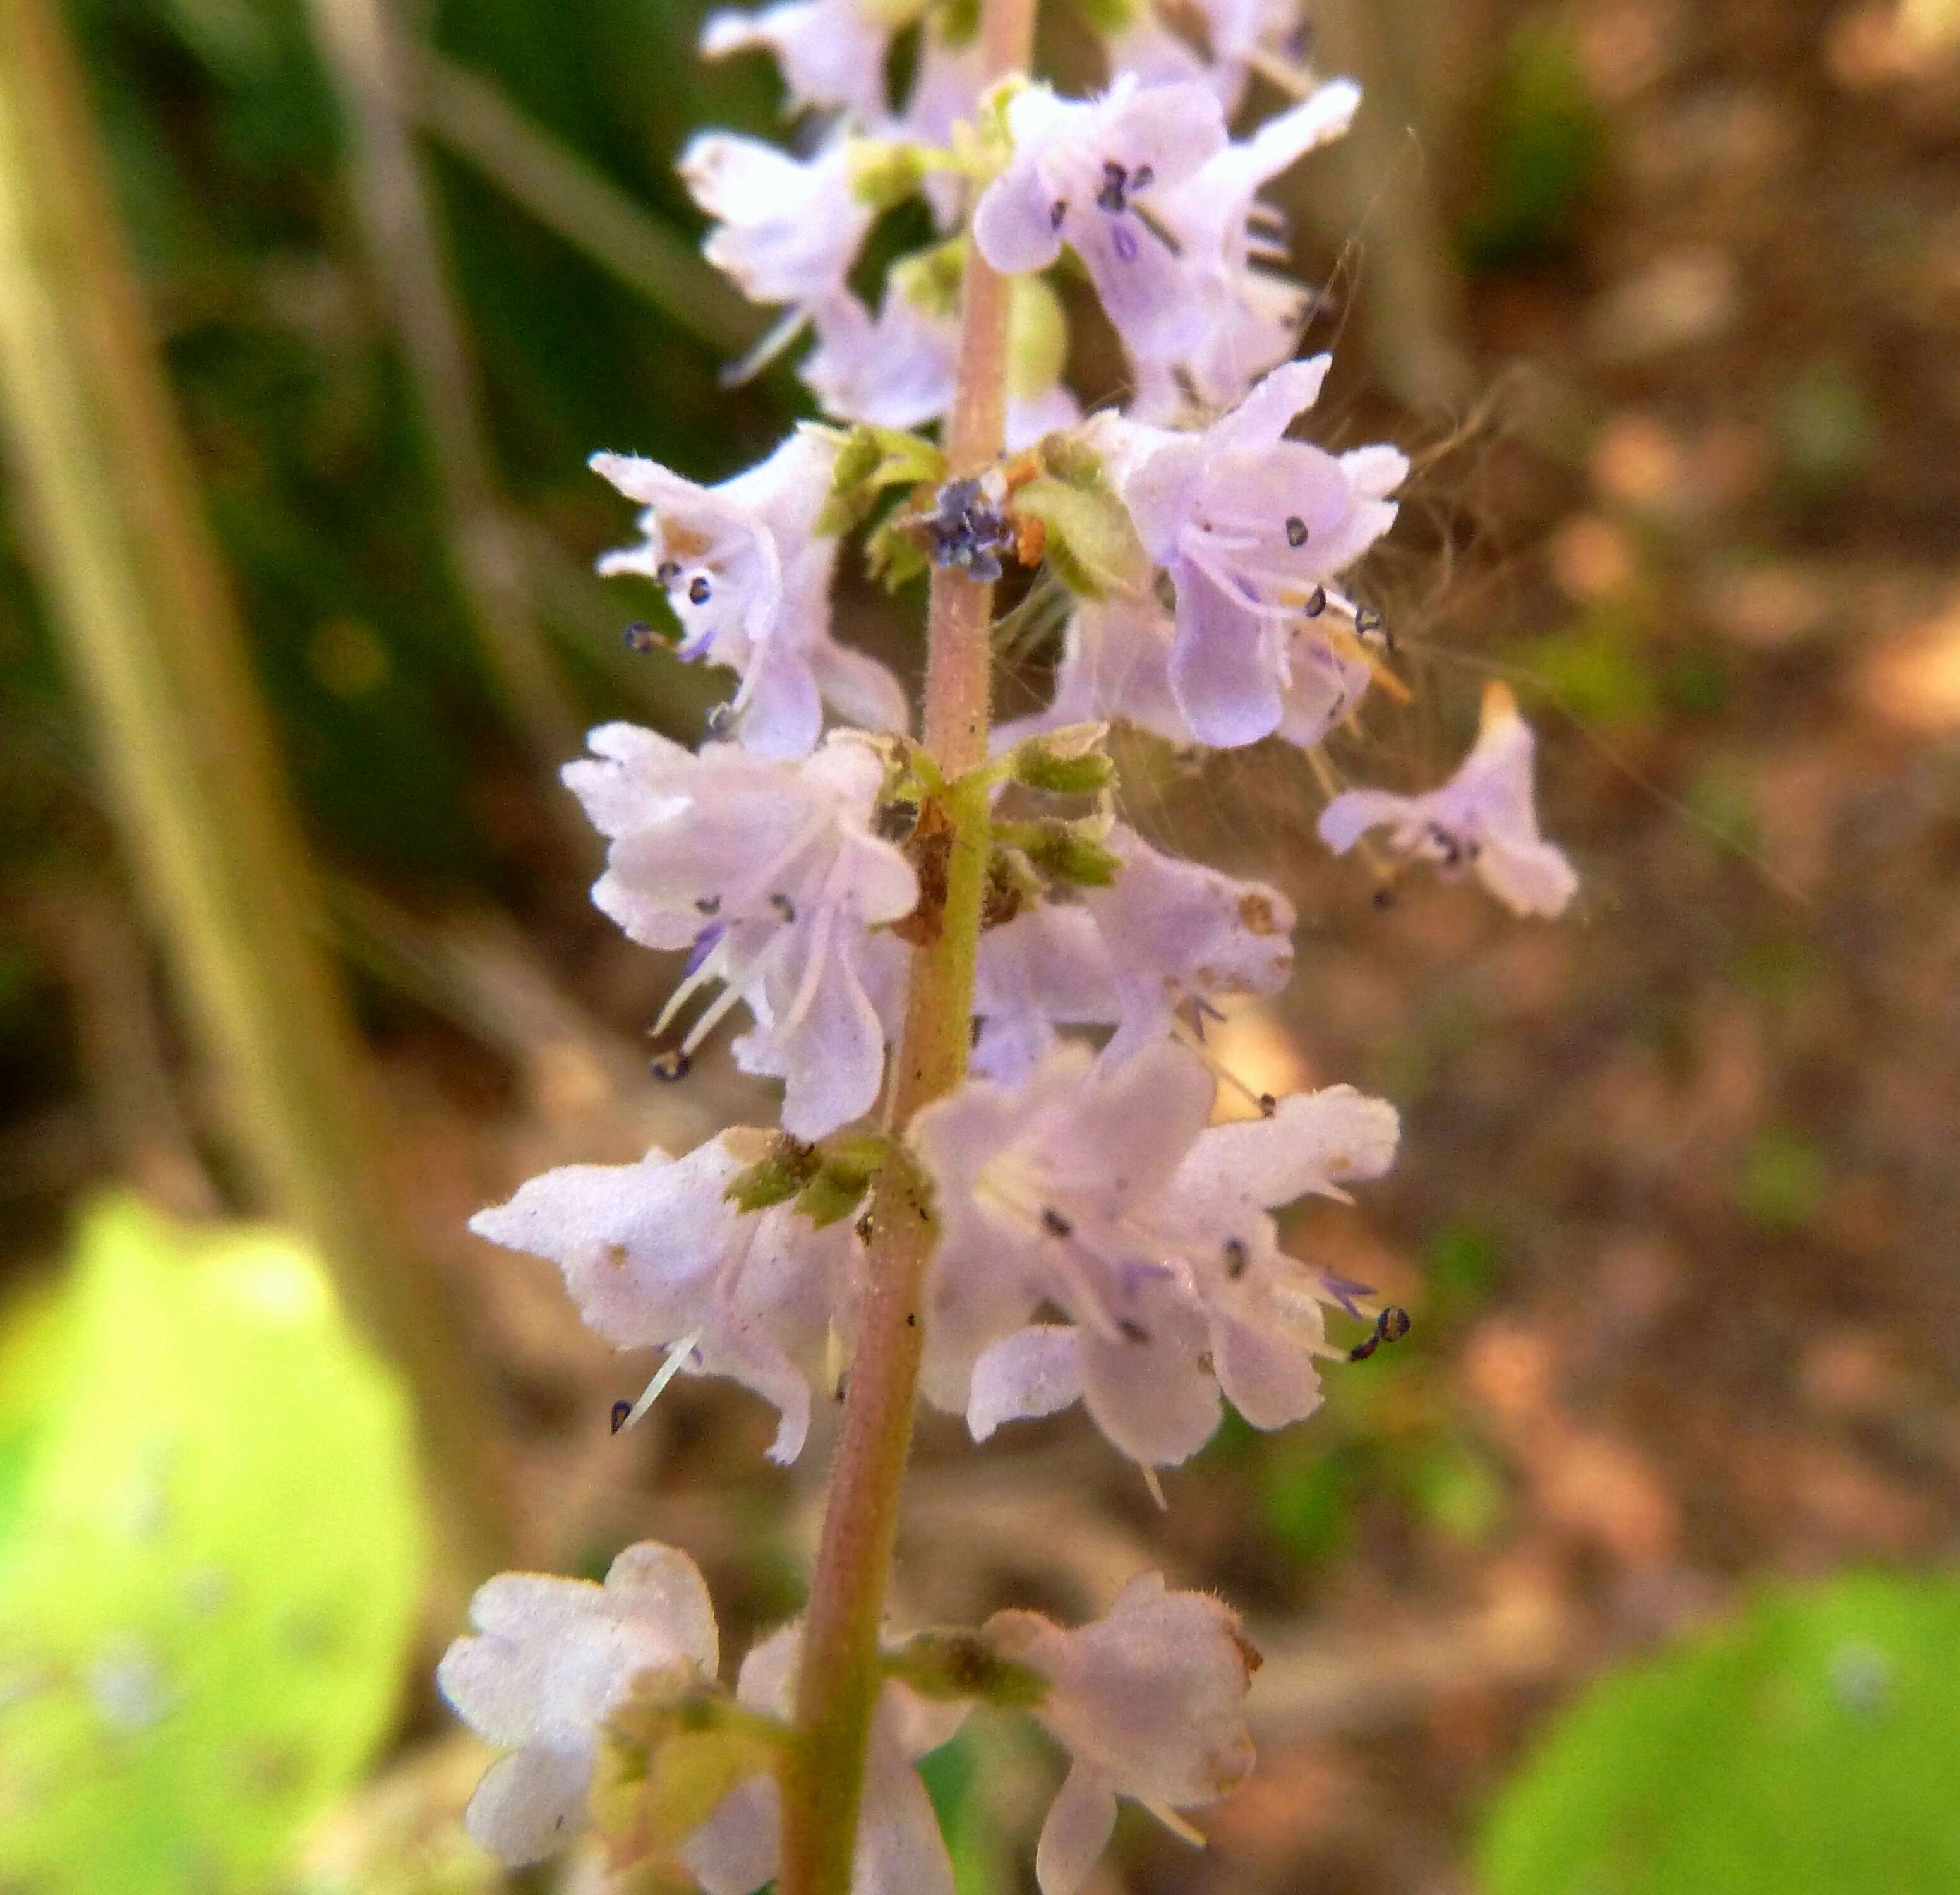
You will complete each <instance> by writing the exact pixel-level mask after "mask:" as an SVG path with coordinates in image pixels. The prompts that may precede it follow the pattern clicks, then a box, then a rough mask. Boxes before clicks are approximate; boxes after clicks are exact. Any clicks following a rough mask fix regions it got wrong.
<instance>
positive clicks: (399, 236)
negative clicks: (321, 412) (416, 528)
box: [308, 0, 584, 808]
mask: <svg viewBox="0 0 1960 1895" xmlns="http://www.w3.org/2000/svg"><path fill="white" fill-rule="evenodd" d="M308 4H309V8H310V11H311V13H312V15H313V31H314V34H315V37H317V39H318V40H319V42H320V49H321V52H322V53H323V56H324V57H325V59H326V65H327V69H328V71H329V72H330V73H331V74H332V75H333V80H334V83H335V85H336V88H337V89H338V91H339V94H340V98H341V103H342V109H343V110H344V111H345V115H346V119H347V132H348V137H349V139H350V140H351V141H352V150H353V158H354V174H355V201H356V204H357V205H358V209H359V212H360V216H361V226H362V228H363V231H364V235H365V238H366V242H367V247H368V253H369V260H370V263H371V265H372V266H373V268H374V270H375V271H376V272H377V274H378V275H379V276H380V279H381V282H382V283H383V286H384V288H385V291H386V293H387V300H388V302H389V304H390V308H391V310H392V312H393V317H394V322H395V328H396V334H397V335H398V336H399V339H400V342H401V346H402V352H403V360H404V361H406V365H407V367H408V370H409V377H410V378H411V380H412V382H413V383H414V385H415V400H416V402H417V403H418V406H419V407H420V409H421V410H422V424H423V428H424V431H425V435H426V437H427V439H428V445H429V450H430V454H431V460H432V462H433V464H434V473H435V476H436V479H437V483H438V486H440V488H441V492H442V499H443V506H444V511H445V513H446V514H447V518H448V526H449V547H450V560H451V562H452V564H453V566H454V568H455V571H456V577H457V584H459V585H460V587H461V588H462V591H463V598H464V602H465V604H466V606H467V607H468V610H469V617H470V620H471V623H472V624H473V626H474V627H475V628H476V635H477V637H478V639H479V642H481V644H482V648H483V654H484V658H485V662H486V663H487V664H488V667H489V670H490V675H491V677H492V680H494V681H495V685H496V686H497V689H498V693H499V694H500V696H501V697H502V699H503V700H504V708H505V709H506V711H507V712H508V714H509V715H510V716H511V718H512V720H513V721H514V723H515V725H516V726H517V728H518V729H519V730H520V731H521V732H523V735H524V737H525V738H526V740H527V742H528V743H529V744H530V747H531V749H532V750H533V753H534V756H535V758H536V761H537V762H538V763H539V764H540V765H541V766H543V767H545V768H546V769H550V770H552V771H555V770H556V769H557V767H558V765H559V764H560V763H562V762H563V761H564V760H565V758H567V757H568V756H574V755H576V754H577V753H578V751H579V750H581V749H582V748H583V747H584V746H583V742H582V734H581V729H580V727H579V724H578V719H577V718H575V717H574V715H573V712H572V709H571V705H570V703H569V702H568V699H566V697H565V694H564V691H563V689H562V685H561V683H560V681H559V679H558V675H557V673H556V672H555V670H554V669H553V667H552V661H551V658H550V655H549V651H547V648H546V645H545V643H544V641H543V639H542V637H541V636H540V635H539V632H538V629H537V626H536V624H535V623H534V622H533V617H532V613H531V609H530V599H529V597H528V594H527V587H526V584H525V580H524V569H523V559H522V556H521V552H520V540H519V537H518V536H517V533H515V532H514V530H513V524H512V522H511V521H510V520H509V519H508V518H506V516H505V512H504V503H503V501H502V499H501V496H500V495H499V494H498V490H497V480H496V476H495V473H494V472H493V470H492V461H491V457H490V451H489V447H488V443H487V442H486V441H485V438H484V432H483V426H482V419H481V414H480V403H479V397H478V391H477V388H476V374H475V371H474V369H473V365H472V364H471V361H470V359H469V350H468V349H467V347H466V345H465V343H464V341H463V332H462V326H461V325H460V323H459V322H458V321H457V315H456V311H455V310H454V308H453V306H452V304H451V303H450V297H449V291H448V286H447V284H446V283H445V282H444V275H443V264H442V258H441V247H440V244H439V241H438V237H437V235H436V229H435V219H434V215H433V213H432V212H431V209H430V205H429V200H428V188H427V184H426V182H425V180H424V178H423V177H422V172H421V170H420V169H419V167H418V164H417V162H416V158H415V150H414V148H413V146H412V145H411V144H410V142H409V134H408V129H407V127H406V124H405V123H404V120H403V99H404V97H405V89H404V86H403V78H404V67H405V59H404V55H403V49H402V47H401V45H400V43H399V41H398V40H397V39H396V35H395V30H394V27H393V22H392V21H390V18H389V16H388V13H387V0H308ZM552 807H553V808H556V807H558V804H557V802H556V800H555V799H554V801H553V803H552Z"/></svg>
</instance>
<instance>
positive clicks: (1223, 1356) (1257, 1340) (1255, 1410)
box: [1212, 1318, 1320, 1428]
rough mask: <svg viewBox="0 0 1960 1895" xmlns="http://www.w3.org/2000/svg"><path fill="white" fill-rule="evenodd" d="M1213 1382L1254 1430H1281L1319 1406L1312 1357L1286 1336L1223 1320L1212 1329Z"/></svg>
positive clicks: (1316, 1378)
mask: <svg viewBox="0 0 1960 1895" xmlns="http://www.w3.org/2000/svg"><path fill="white" fill-rule="evenodd" d="M1212 1349H1213V1353H1214V1358H1215V1360H1216V1362H1217V1368H1218V1385H1219V1387H1220V1388H1222V1389H1223V1390H1224V1391H1225V1394H1226V1397H1227V1400H1230V1403H1231V1404H1232V1406H1233V1407H1234V1408H1236V1409H1238V1411H1239V1413H1240V1414H1241V1415H1243V1416H1244V1417H1245V1418H1246V1420H1247V1421H1249V1422H1251V1424H1252V1425H1253V1426H1254V1427H1255V1428H1286V1427H1289V1426H1290V1425H1292V1424H1293V1422H1297V1421H1304V1420H1305V1419H1306V1418H1307V1416H1309V1415H1311V1414H1312V1413H1313V1411H1314V1410H1315V1409H1316V1408H1318V1407H1319V1406H1320V1377H1319V1375H1317V1374H1316V1373H1315V1372H1314V1367H1313V1357H1312V1356H1310V1355H1308V1354H1307V1353H1306V1351H1305V1350H1303V1349H1301V1348H1300V1345H1299V1344H1298V1342H1296V1341H1294V1340H1293V1339H1292V1338H1291V1337H1289V1336H1278V1335H1275V1334H1274V1333H1273V1332H1272V1331H1271V1330H1265V1329H1255V1328H1254V1327H1252V1325H1251V1324H1249V1323H1239V1322H1234V1321H1232V1320H1230V1319H1229V1318H1228V1319H1226V1320H1221V1321H1220V1322H1218V1323H1214V1325H1213V1328H1212Z"/></svg>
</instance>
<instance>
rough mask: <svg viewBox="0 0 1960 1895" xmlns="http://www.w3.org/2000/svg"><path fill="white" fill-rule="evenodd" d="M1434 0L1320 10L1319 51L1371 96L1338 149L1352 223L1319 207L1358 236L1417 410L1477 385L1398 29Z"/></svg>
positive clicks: (1343, 1) (1456, 398)
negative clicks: (1413, 6) (1396, 38)
mask: <svg viewBox="0 0 1960 1895" xmlns="http://www.w3.org/2000/svg"><path fill="white" fill-rule="evenodd" d="M1433 4H1434V0H1416V9H1417V10H1416V11H1414V17H1413V18H1411V17H1408V16H1409V14H1410V13H1411V9H1410V8H1407V7H1396V6H1394V5H1385V0H1319V5H1316V7H1315V8H1314V12H1313V29H1314V57H1315V62H1316V64H1317V65H1319V66H1320V67H1321V68H1322V70H1324V71H1325V72H1348V73H1352V74H1353V75H1354V77H1355V78H1357V79H1358V80H1359V81H1360V84H1361V90H1362V97H1363V101H1364V103H1363V105H1362V107H1361V110H1360V112H1359V113H1357V114H1356V115H1355V119H1354V126H1353V128H1352V129H1351V130H1350V131H1349V132H1348V135H1347V136H1346V137H1345V138H1344V139H1341V141H1340V142H1339V144H1338V146H1337V147H1336V148H1335V151H1334V152H1333V153H1332V154H1331V158H1330V162H1332V163H1333V164H1335V165H1336V166H1338V167H1340V169H1341V174H1342V181H1343V183H1344V187H1345V188H1344V190H1342V191H1341V193H1339V194H1338V204H1339V207H1340V209H1339V213H1338V215H1339V216H1340V217H1341V220H1342V222H1341V227H1339V228H1332V227H1328V226H1327V225H1326V218H1325V212H1321V213H1319V218H1320V221H1322V225H1323V227H1324V228H1328V234H1330V235H1332V237H1335V239H1336V240H1341V239H1343V238H1345V237H1349V236H1354V237H1357V239H1358V241H1359V243H1360V247H1361V253H1362V260H1363V261H1362V270H1363V289H1362V297H1361V314H1362V320H1363V323H1365V324H1366V326H1367V333H1368V340H1369V345H1370V349H1371V350H1372V352H1373V355H1374V358H1375V366H1376V369H1377V370H1378V371H1379V373H1380V375H1381V377H1382V380H1383V381H1384V382H1385V383H1386V384H1387V385H1388V387H1389V388H1390V389H1391V390H1392V391H1393V392H1394V393H1395V397H1396V399H1397V400H1399V401H1400V402H1402V403H1403V404H1404V405H1405V406H1408V407H1409V408H1411V409H1432V408H1445V409H1449V408H1454V407H1455V406H1457V405H1458V404H1459V403H1460V402H1461V401H1462V399H1463V397H1464V395H1465V393H1466V392H1467V390H1468V387H1469V365H1468V361H1467V360H1466V358H1465V354H1464V351H1463V346H1462V333H1463V289H1462V283H1461V282H1459V280H1458V278H1457V274H1456V253H1455V248H1454V246H1453V244H1452V243H1451V241H1450V237H1449V231H1448V229H1447V228H1446V225H1445V224H1444V222H1443V214H1442V212H1441V210H1440V209H1439V207H1438V205H1437V200H1436V193H1435V190H1434V189H1433V186H1432V185H1431V183H1430V174H1429V151H1428V149H1427V145H1426V143H1425V142H1424V124H1423V118H1424V115H1423V114H1421V113H1419V112H1418V110H1416V109H1415V102H1414V100H1413V99H1412V97H1411V86H1410V84H1409V82H1408V74H1407V72H1406V70H1405V62H1404V60H1402V59H1400V58H1398V56H1397V54H1398V49H1397V48H1396V46H1395V44H1394V31H1395V28H1396V27H1407V28H1409V29H1410V30H1418V31H1419V30H1421V29H1422V27H1424V22H1425V17H1426V14H1427V9H1428V8H1430V7H1431V6H1432V5H1433ZM1317 202H1319V200H1316V203H1317Z"/></svg>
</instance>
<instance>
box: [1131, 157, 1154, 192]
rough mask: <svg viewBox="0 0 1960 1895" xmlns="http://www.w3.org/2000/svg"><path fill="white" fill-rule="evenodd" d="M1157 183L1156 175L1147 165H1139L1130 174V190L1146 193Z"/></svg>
mask: <svg viewBox="0 0 1960 1895" xmlns="http://www.w3.org/2000/svg"><path fill="white" fill-rule="evenodd" d="M1156 182H1157V173H1156V172H1154V171H1153V170H1151V169H1150V167H1149V166H1148V165H1147V164H1140V165H1138V167H1137V168H1136V169H1135V170H1134V171H1132V172H1131V174H1130V189H1131V190H1133V191H1147V190H1149V189H1150V186H1152V185H1153V184H1154V183H1156Z"/></svg>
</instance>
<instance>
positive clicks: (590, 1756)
mask: <svg viewBox="0 0 1960 1895" xmlns="http://www.w3.org/2000/svg"><path fill="white" fill-rule="evenodd" d="M594 1758H595V1753H594V1751H593V1750H592V1749H590V1748H589V1747H588V1748H586V1749H583V1750H544V1749H541V1748H537V1747H533V1748H530V1749H527V1750H513V1751H512V1752H511V1753H510V1754H509V1755H508V1756H501V1757H499V1758H498V1760H497V1761H496V1762H495V1763H493V1764H492V1765H491V1766H490V1767H489V1769H487V1770H485V1772H484V1773H483V1779H482V1782H480V1783H479V1784H478V1785H477V1786H476V1791H475V1792H474V1794H473V1795H472V1796H471V1797H470V1799H469V1805H468V1807H466V1809H465V1810H464V1811H463V1827H464V1829H465V1830H467V1831H468V1832H469V1836H470V1839H471V1840H472V1841H473V1842H476V1844H477V1846H479V1848H482V1849H486V1850H488V1852H489V1853H490V1854H491V1855H494V1856H495V1857H496V1858H498V1861H500V1862H504V1863H505V1864H507V1865H508V1866H510V1867H511V1868H521V1867H523V1865H525V1864H526V1863H527V1862H542V1861H543V1859H544V1858H546V1856H547V1855H551V1854H552V1853H553V1852H554V1851H555V1850H558V1849H563V1848H564V1847H565V1845H566V1844H567V1843H568V1842H571V1841H572V1840H573V1839H574V1838H576V1837H577V1836H578V1834H579V1833H580V1832H581V1830H583V1829H584V1827H585V1823H586V1814H585V1796H586V1791H587V1790H588V1789H589V1788H590V1787H591V1784H592V1771H593V1762H594Z"/></svg>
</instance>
